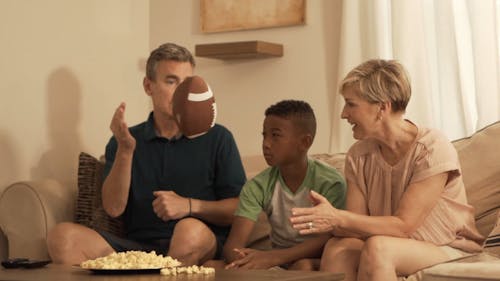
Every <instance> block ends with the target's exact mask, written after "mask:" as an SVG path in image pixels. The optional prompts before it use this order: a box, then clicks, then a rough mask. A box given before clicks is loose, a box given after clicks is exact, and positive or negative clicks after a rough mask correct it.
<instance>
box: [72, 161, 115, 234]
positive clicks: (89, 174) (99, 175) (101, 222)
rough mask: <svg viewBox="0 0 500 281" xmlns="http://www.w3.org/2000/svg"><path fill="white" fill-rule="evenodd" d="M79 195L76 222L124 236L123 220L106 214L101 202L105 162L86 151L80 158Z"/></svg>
mask: <svg viewBox="0 0 500 281" xmlns="http://www.w3.org/2000/svg"><path fill="white" fill-rule="evenodd" d="M78 160H79V161H78V197H77V200H76V209H75V222H76V223H79V224H82V225H85V226H87V227H90V228H92V229H96V230H104V231H108V232H111V233H113V234H116V235H119V236H122V235H123V233H124V228H123V223H122V220H121V219H119V218H117V219H114V218H111V217H110V216H108V215H107V214H106V212H105V211H104V208H103V207H102V202H101V187H102V182H103V168H104V163H103V162H101V161H99V160H97V159H96V158H95V157H93V156H92V155H89V154H87V153H85V152H82V153H80V156H79V159H78Z"/></svg>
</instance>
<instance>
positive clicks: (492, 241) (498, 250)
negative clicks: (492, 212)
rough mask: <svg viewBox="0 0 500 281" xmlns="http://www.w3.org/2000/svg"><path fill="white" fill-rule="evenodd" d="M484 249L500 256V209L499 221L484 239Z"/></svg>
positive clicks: (499, 213) (499, 212)
mask: <svg viewBox="0 0 500 281" xmlns="http://www.w3.org/2000/svg"><path fill="white" fill-rule="evenodd" d="M483 247H484V250H485V251H487V252H489V253H492V254H496V255H498V256H500V211H498V213H497V223H496V224H495V227H494V228H493V230H492V231H491V232H490V235H488V238H486V240H485V241H484V245H483Z"/></svg>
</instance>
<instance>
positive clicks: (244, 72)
mask: <svg viewBox="0 0 500 281" xmlns="http://www.w3.org/2000/svg"><path fill="white" fill-rule="evenodd" d="M150 8H151V14H150V30H151V33H150V42H151V47H152V48H154V47H156V46H158V45H159V44H161V43H163V42H166V41H172V42H177V43H180V44H183V45H185V46H186V47H188V48H189V49H191V50H193V51H194V46H195V45H196V44H200V43H201V44H202V43H218V42H232V41H249V40H263V41H270V42H275V43H280V44H283V45H284V51H285V54H284V56H283V57H281V58H272V59H261V60H238V61H221V60H214V59H207V58H197V64H198V65H197V70H196V73H197V74H198V75H201V76H202V77H204V78H205V79H206V80H207V81H208V83H209V84H210V85H211V88H212V90H213V91H214V94H215V98H216V100H217V110H218V120H217V121H218V122H219V123H221V124H223V125H225V126H226V127H228V128H229V129H230V130H231V131H232V132H233V134H234V135H235V138H236V141H237V143H238V146H239V149H240V153H241V154H242V155H254V154H260V153H261V148H260V147H261V132H262V121H263V119H264V118H263V116H264V111H265V109H266V108H267V107H268V106H269V105H271V104H273V103H275V102H278V101H280V100H282V99H302V100H306V101H307V102H309V103H310V104H311V106H312V107H313V109H314V110H315V113H316V118H317V120H318V133H317V136H316V140H315V142H314V145H313V147H312V148H311V152H327V151H328V148H329V139H330V126H331V123H330V103H331V101H330V97H331V96H332V94H333V92H335V88H336V85H334V78H336V77H337V73H336V67H337V51H338V47H337V46H338V39H337V38H338V37H339V36H338V33H339V30H340V26H339V25H340V9H341V1H338V0H321V1H320V0H309V1H307V15H306V22H307V24H306V25H300V26H292V27H280V28H269V29H260V30H247V31H236V32H223V33H207V34H204V33H202V32H201V31H200V27H199V22H200V20H199V9H200V7H199V1H196V0H194V1H164V0H152V1H151V2H150Z"/></svg>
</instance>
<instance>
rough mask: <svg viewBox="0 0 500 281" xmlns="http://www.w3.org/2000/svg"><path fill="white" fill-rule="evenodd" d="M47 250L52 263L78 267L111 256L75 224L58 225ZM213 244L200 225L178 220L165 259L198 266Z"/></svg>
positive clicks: (104, 245) (105, 244)
mask: <svg viewBox="0 0 500 281" xmlns="http://www.w3.org/2000/svg"><path fill="white" fill-rule="evenodd" d="M47 248H48V251H49V255H50V257H51V258H52V261H53V262H54V263H62V264H80V263H81V262H83V261H85V260H88V259H95V258H97V257H102V256H106V255H109V254H111V253H113V252H114V250H113V248H112V247H111V246H110V245H109V244H108V242H106V240H104V238H102V236H101V235H100V234H99V233H97V232H96V231H94V230H92V229H90V228H88V227H85V226H83V225H79V224H75V223H68V222H65V223H60V224H58V225H56V226H55V227H54V228H53V229H52V230H51V231H50V232H49V234H48V236H47ZM216 251H217V241H216V238H215V235H214V234H213V232H212V231H211V230H210V228H208V226H207V225H206V224H204V223H203V222H202V221H200V220H198V219H194V218H185V219H183V220H180V221H179V222H178V223H177V225H176V227H175V229H174V233H173V236H172V239H171V241H170V248H169V251H168V255H170V256H172V257H174V258H176V259H178V260H179V261H181V262H182V263H183V264H184V265H193V264H202V263H203V262H205V261H207V260H209V259H212V258H214V256H215V253H216Z"/></svg>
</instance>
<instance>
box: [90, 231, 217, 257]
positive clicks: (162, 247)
mask: <svg viewBox="0 0 500 281" xmlns="http://www.w3.org/2000/svg"><path fill="white" fill-rule="evenodd" d="M96 231H97V233H99V235H101V236H102V238H104V240H106V242H108V244H109V245H110V246H111V248H113V250H115V252H126V251H144V252H151V251H155V252H156V254H162V255H164V256H167V253H168V249H169V246H170V239H158V240H151V241H140V240H132V239H128V238H123V237H119V236H117V235H114V234H112V233H109V232H107V231H104V230H96ZM215 240H216V243H217V245H216V248H217V249H216V252H215V257H214V259H219V258H220V257H221V256H222V247H223V241H221V239H220V238H219V237H217V236H215Z"/></svg>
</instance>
